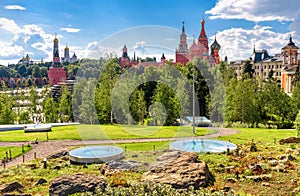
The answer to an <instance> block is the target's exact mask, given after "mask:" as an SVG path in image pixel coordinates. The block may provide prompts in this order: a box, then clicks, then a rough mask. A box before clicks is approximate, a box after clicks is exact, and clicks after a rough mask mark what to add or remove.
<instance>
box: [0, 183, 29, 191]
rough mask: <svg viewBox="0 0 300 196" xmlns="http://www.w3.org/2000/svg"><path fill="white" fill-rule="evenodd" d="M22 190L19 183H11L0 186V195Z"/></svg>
mask: <svg viewBox="0 0 300 196" xmlns="http://www.w3.org/2000/svg"><path fill="white" fill-rule="evenodd" d="M22 188H24V187H23V186H22V185H21V184H20V183H19V182H12V183H8V184H4V185H2V186H0V193H8V192H13V191H16V190H20V189H22Z"/></svg>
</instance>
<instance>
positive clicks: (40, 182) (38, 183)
mask: <svg viewBox="0 0 300 196" xmlns="http://www.w3.org/2000/svg"><path fill="white" fill-rule="evenodd" d="M45 183H47V180H45V179H44V178H40V179H39V180H38V181H37V182H36V183H34V186H38V185H41V184H45Z"/></svg>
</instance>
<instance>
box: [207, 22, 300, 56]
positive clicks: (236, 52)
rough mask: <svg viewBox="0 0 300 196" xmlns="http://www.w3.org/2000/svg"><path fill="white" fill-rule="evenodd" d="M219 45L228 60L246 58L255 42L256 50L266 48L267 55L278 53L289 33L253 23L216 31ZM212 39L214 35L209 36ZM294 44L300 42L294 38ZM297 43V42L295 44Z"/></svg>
mask: <svg viewBox="0 0 300 196" xmlns="http://www.w3.org/2000/svg"><path fill="white" fill-rule="evenodd" d="M216 36H217V41H218V42H219V43H220V45H221V50H220V55H221V57H222V58H223V59H224V57H225V56H228V58H229V61H232V60H238V59H239V60H241V59H248V58H249V57H250V56H251V54H252V52H253V47H254V44H255V48H256V49H257V50H262V49H266V50H267V51H268V53H269V55H274V54H280V53H281V48H282V47H284V46H285V45H286V44H287V43H288V41H289V36H290V33H277V32H274V31H272V29H271V27H268V26H260V25H255V26H254V27H253V29H243V28H231V29H227V30H224V31H221V32H218V33H217V35H216ZM211 39H214V37H211ZM294 42H295V43H296V45H300V42H299V41H297V40H295V39H294ZM297 43H298V44H297Z"/></svg>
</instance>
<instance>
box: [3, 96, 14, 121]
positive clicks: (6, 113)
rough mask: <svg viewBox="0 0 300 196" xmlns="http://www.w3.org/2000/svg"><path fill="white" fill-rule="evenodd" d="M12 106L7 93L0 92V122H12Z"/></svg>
mask: <svg viewBox="0 0 300 196" xmlns="http://www.w3.org/2000/svg"><path fill="white" fill-rule="evenodd" d="M12 108H13V98H12V96H11V95H9V94H4V93H1V94H0V124H13V123H14V119H15V116H16V115H15V112H14V111H13V110H12Z"/></svg>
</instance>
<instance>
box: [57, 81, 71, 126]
mask: <svg viewBox="0 0 300 196" xmlns="http://www.w3.org/2000/svg"><path fill="white" fill-rule="evenodd" d="M71 98H72V97H71V93H70V91H69V89H68V87H67V86H63V87H62V89H61V96H60V98H59V103H58V105H59V115H60V119H61V121H62V122H68V121H69V120H70V118H71V116H72V111H71V105H72V99H71Z"/></svg>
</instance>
